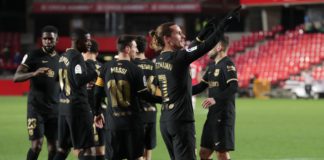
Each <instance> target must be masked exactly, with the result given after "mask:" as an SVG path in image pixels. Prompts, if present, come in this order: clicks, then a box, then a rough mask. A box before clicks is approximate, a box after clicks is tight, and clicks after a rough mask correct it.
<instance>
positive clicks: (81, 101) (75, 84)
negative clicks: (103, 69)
mask: <svg viewBox="0 0 324 160" xmlns="http://www.w3.org/2000/svg"><path fill="white" fill-rule="evenodd" d="M96 77H97V73H96V71H95V64H94V61H87V62H85V61H84V60H83V57H82V55H81V53H80V52H79V51H78V50H75V49H68V50H67V51H66V52H65V53H64V54H62V56H61V58H60V60H59V81H60V88H61V92H60V107H59V109H60V111H59V113H60V114H62V115H77V114H82V113H87V112H90V111H91V109H90V105H89V102H88V93H87V86H86V84H87V83H88V82H90V81H93V80H95V78H96Z"/></svg>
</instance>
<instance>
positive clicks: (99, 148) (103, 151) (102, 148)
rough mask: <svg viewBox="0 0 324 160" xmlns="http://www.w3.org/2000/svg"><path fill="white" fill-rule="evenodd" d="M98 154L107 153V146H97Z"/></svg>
mask: <svg viewBox="0 0 324 160" xmlns="http://www.w3.org/2000/svg"><path fill="white" fill-rule="evenodd" d="M96 155H105V147H104V146H102V147H96Z"/></svg>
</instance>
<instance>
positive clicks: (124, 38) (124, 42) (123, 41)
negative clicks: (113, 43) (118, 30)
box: [117, 35, 136, 51]
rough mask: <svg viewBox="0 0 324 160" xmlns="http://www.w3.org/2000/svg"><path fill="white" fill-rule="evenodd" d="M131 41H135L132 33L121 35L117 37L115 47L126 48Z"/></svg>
mask: <svg viewBox="0 0 324 160" xmlns="http://www.w3.org/2000/svg"><path fill="white" fill-rule="evenodd" d="M132 41H136V37H135V36H132V35H121V36H119V38H118V42H117V49H118V51H122V50H124V49H125V48H126V46H129V45H130V44H131V43H132Z"/></svg>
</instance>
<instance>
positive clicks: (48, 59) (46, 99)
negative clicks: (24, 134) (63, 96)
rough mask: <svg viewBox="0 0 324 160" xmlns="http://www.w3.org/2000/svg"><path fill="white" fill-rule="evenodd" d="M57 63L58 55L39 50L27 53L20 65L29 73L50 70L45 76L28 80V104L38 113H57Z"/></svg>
mask: <svg viewBox="0 0 324 160" xmlns="http://www.w3.org/2000/svg"><path fill="white" fill-rule="evenodd" d="M58 61H59V55H58V54H57V53H56V52H55V51H54V52H53V53H51V54H50V53H47V52H45V51H44V50H43V49H42V48H40V49H37V50H34V51H32V52H30V53H27V54H26V55H25V56H24V58H23V61H22V63H21V65H24V66H26V67H27V68H28V71H29V72H34V71H36V70H37V69H38V68H40V67H48V68H50V70H49V71H48V72H47V74H43V75H40V76H36V77H32V78H31V79H30V91H29V94H28V103H29V104H30V105H32V106H33V107H34V108H35V109H36V111H37V112H39V113H42V114H57V112H58V95H59V83H58Z"/></svg>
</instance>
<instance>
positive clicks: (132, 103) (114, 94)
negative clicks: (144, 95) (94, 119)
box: [97, 60, 147, 130]
mask: <svg viewBox="0 0 324 160" xmlns="http://www.w3.org/2000/svg"><path fill="white" fill-rule="evenodd" d="M99 79H100V81H102V83H104V84H100V86H104V90H105V93H106V95H107V103H108V104H107V105H108V107H107V109H106V112H108V116H107V117H106V118H105V119H106V123H105V124H106V127H107V128H108V129H112V130H123V129H131V128H136V127H139V125H143V121H142V119H141V115H140V112H141V111H142V109H143V108H142V107H141V104H140V98H139V95H138V93H140V92H143V91H147V88H146V84H145V80H146V78H145V76H144V74H143V71H142V70H141V69H140V68H139V67H137V66H136V65H135V64H134V63H132V62H130V61H127V60H118V61H111V62H107V63H106V64H105V65H104V66H103V67H102V70H101V73H100V76H99ZM97 84H98V80H97Z"/></svg>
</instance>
